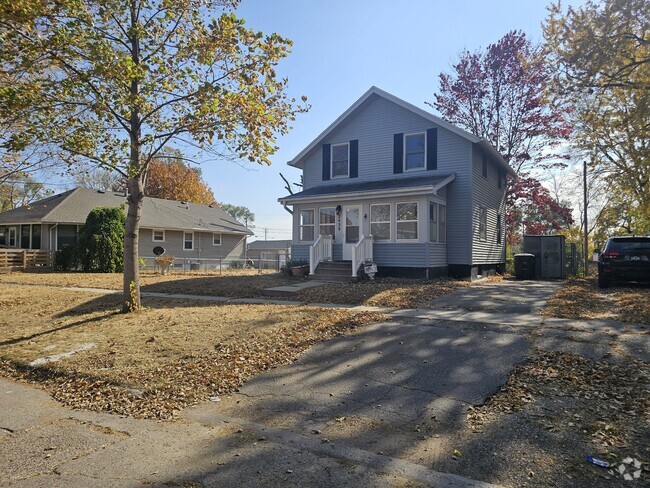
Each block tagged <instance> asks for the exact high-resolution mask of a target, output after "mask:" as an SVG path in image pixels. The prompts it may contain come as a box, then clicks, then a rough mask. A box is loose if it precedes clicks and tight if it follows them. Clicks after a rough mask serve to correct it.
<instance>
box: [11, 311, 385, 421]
mask: <svg viewBox="0 0 650 488" xmlns="http://www.w3.org/2000/svg"><path fill="white" fill-rule="evenodd" d="M227 307H228V306H223V307H212V308H208V307H204V308H203V309H202V310H205V318H204V320H205V321H207V325H208V326H209V324H210V322H211V321H214V320H218V318H217V317H218V314H219V311H220V310H221V311H223V310H226V309H227ZM265 307H266V308H265ZM269 307H271V306H250V308H249V310H250V316H249V317H248V322H249V323H247V316H246V310H247V308H248V307H238V309H241V312H240V315H239V320H240V321H241V322H242V325H241V328H242V330H245V334H241V333H240V331H238V330H234V331H232V333H231V334H230V335H228V336H225V337H224V336H223V335H222V334H221V335H220V334H219V332H218V330H217V329H216V328H215V330H214V337H215V338H217V337H218V340H217V341H216V342H217V343H216V345H215V346H214V347H213V348H211V349H209V348H205V349H204V350H202V351H199V352H194V351H193V350H192V348H191V347H187V343H186V342H184V341H182V340H181V341H178V342H172V341H171V340H169V339H168V341H167V342H169V343H170V344H168V346H167V348H168V349H169V350H164V351H163V352H162V353H160V354H153V353H152V356H150V357H149V360H148V361H147V362H146V363H143V364H141V365H140V367H138V368H134V367H130V365H129V363H125V364H124V363H121V362H120V355H124V354H125V353H126V352H127V351H126V350H125V349H124V348H125V347H128V346H125V345H124V344H123V345H122V346H121V349H120V348H116V349H112V350H113V351H114V352H115V354H114V355H115V356H116V358H115V360H113V361H107V360H106V357H105V354H106V353H99V352H98V353H97V354H93V353H86V355H85V356H84V357H83V358H81V357H80V356H75V357H72V358H68V359H67V360H65V361H63V362H61V363H60V364H59V363H57V364H50V365H45V366H42V367H37V368H30V367H28V366H27V365H26V363H25V362H24V361H19V360H13V361H12V360H9V359H8V357H10V356H11V355H7V354H6V351H5V354H4V358H3V359H2V360H0V374H2V375H5V376H10V377H14V378H18V379H23V380H26V381H30V382H34V383H39V384H42V385H43V386H44V387H45V388H46V389H47V390H48V391H50V392H51V394H52V396H53V397H54V398H56V399H57V400H59V401H61V402H62V403H64V404H66V405H69V406H71V407H74V408H82V409H89V410H95V411H103V412H111V413H117V414H123V415H133V416H135V417H144V418H157V419H169V418H172V417H174V416H175V415H176V414H177V413H178V412H179V411H180V409H182V408H183V407H185V406H188V405H192V404H195V403H197V402H199V401H202V400H205V399H209V398H213V399H214V398H217V397H219V396H220V395H223V394H227V393H231V392H234V391H236V390H237V389H238V388H239V387H240V386H241V385H243V383H244V382H245V381H247V380H248V379H250V378H251V377H252V376H254V375H256V374H258V373H260V372H262V371H265V370H268V369H271V368H273V367H276V366H278V365H281V364H288V363H291V362H293V361H295V360H296V359H297V358H298V357H299V355H300V354H301V353H302V352H303V351H305V350H306V349H308V348H309V347H311V346H312V345H314V344H315V343H317V342H320V341H323V340H327V339H330V338H332V337H334V336H337V335H342V334H346V333H349V332H350V331H352V330H354V329H355V328H357V327H360V326H363V325H365V324H368V323H372V322H376V321H379V320H382V319H383V318H384V316H383V314H380V313H374V312H372V313H371V312H349V311H345V310H337V309H317V308H305V307H302V308H299V307H293V308H291V307H278V308H281V309H283V311H284V312H285V314H286V316H284V317H282V316H281V317H280V319H281V320H276V321H275V322H273V323H272V324H271V323H269V322H266V321H264V320H260V319H259V316H258V315H256V314H255V311H256V310H257V309H260V308H262V309H265V310H268V309H269ZM147 312H148V311H145V312H143V313H141V315H140V320H141V321H142V318H143V317H146V313H147ZM151 312H155V311H151ZM292 312H293V313H292ZM271 315H273V314H271ZM267 318H268V315H267ZM276 318H277V317H276ZM144 322H145V323H146V318H145V320H144ZM145 323H140V324H135V327H136V330H137V328H140V329H141V335H143V336H144V338H143V340H142V341H132V342H131V345H130V347H131V348H132V349H133V350H132V351H130V353H133V352H142V349H141V346H140V344H142V343H145V344H146V338H147V337H151V336H150V335H147V333H149V334H150V332H149V331H148V330H147V329H146V327H147V325H146V324H145ZM199 325H200V324H198V325H196V327H197V332H199V330H198V327H199ZM203 325H205V324H203ZM103 327H104V328H107V327H122V330H124V331H125V332H126V329H125V325H124V323H121V322H119V323H118V322H115V323H111V324H104V325H103ZM201 329H202V330H201V331H200V332H201V334H203V335H202V336H201V337H202V338H206V339H208V340H209V337H210V334H209V333H208V334H207V335H206V331H205V330H204V329H205V327H204V326H202V327H201ZM190 332H191V330H190ZM161 333H162V332H161ZM59 334H64V332H59ZM158 342H161V340H156V343H158ZM162 342H165V341H162ZM184 344H185V346H184ZM174 346H175V347H176V348H177V349H176V350H173V349H170V348H173V347H174ZM178 348H181V349H180V350H179V349H178ZM109 352H110V351H109ZM107 364H108V365H109V367H106V366H107ZM121 366H122V367H121ZM142 366H144V367H142Z"/></svg>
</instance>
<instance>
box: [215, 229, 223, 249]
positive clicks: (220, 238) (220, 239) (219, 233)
mask: <svg viewBox="0 0 650 488" xmlns="http://www.w3.org/2000/svg"><path fill="white" fill-rule="evenodd" d="M214 236H219V244H215V243H214ZM222 239H223V237H222V235H221V232H213V233H212V245H213V246H220V245H221V244H222V243H223V240H222Z"/></svg>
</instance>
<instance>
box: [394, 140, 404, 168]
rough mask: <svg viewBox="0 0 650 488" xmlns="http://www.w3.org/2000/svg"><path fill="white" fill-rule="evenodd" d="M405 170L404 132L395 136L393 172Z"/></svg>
mask: <svg viewBox="0 0 650 488" xmlns="http://www.w3.org/2000/svg"><path fill="white" fill-rule="evenodd" d="M403 171H404V133H401V134H395V135H394V136H393V173H395V174H397V173H402V172H403Z"/></svg>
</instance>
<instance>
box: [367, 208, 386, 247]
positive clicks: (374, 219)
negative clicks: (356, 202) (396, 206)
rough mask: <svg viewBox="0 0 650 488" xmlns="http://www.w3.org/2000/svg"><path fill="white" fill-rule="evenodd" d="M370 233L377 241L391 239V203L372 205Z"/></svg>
mask: <svg viewBox="0 0 650 488" xmlns="http://www.w3.org/2000/svg"><path fill="white" fill-rule="evenodd" d="M370 233H371V234H372V238H373V239H374V240H375V241H387V240H389V239H390V203H382V204H378V205H370Z"/></svg>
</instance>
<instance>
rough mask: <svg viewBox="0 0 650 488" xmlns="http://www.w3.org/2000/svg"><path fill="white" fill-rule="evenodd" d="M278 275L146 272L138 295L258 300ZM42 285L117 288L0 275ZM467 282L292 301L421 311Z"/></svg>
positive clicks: (327, 288) (361, 286)
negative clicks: (153, 293) (165, 274)
mask: <svg viewBox="0 0 650 488" xmlns="http://www.w3.org/2000/svg"><path fill="white" fill-rule="evenodd" d="M296 282H297V279H296V278H288V277H285V276H283V275H281V274H279V273H269V272H265V273H263V274H259V273H258V271H257V270H224V272H223V274H218V273H203V272H188V273H178V272H176V273H173V274H169V275H167V276H161V275H159V274H154V273H151V272H147V273H143V274H142V276H141V289H142V291H143V292H158V293H180V294H187V295H207V296H224V297H233V298H259V297H262V296H263V294H262V291H263V290H264V289H265V288H270V287H274V286H282V285H288V284H291V283H296ZM2 283H11V284H21V285H47V286H61V287H82V288H103V289H108V290H121V289H122V275H121V274H102V273H10V274H4V275H2V274H0V284H2ZM470 285H471V283H469V282H467V281H460V280H453V279H435V280H425V279H397V278H378V279H376V280H375V281H363V282H358V283H352V282H349V283H327V284H323V285H322V286H318V287H314V288H309V289H306V290H303V291H301V292H300V293H298V294H297V295H296V297H292V299H294V300H300V301H302V302H305V303H336V304H350V305H371V306H377V307H391V308H415V307H425V306H427V304H428V302H430V301H431V300H433V299H435V298H438V297H439V296H441V295H445V294H447V293H451V292H452V291H454V290H455V289H456V288H458V287H464V286H470Z"/></svg>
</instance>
